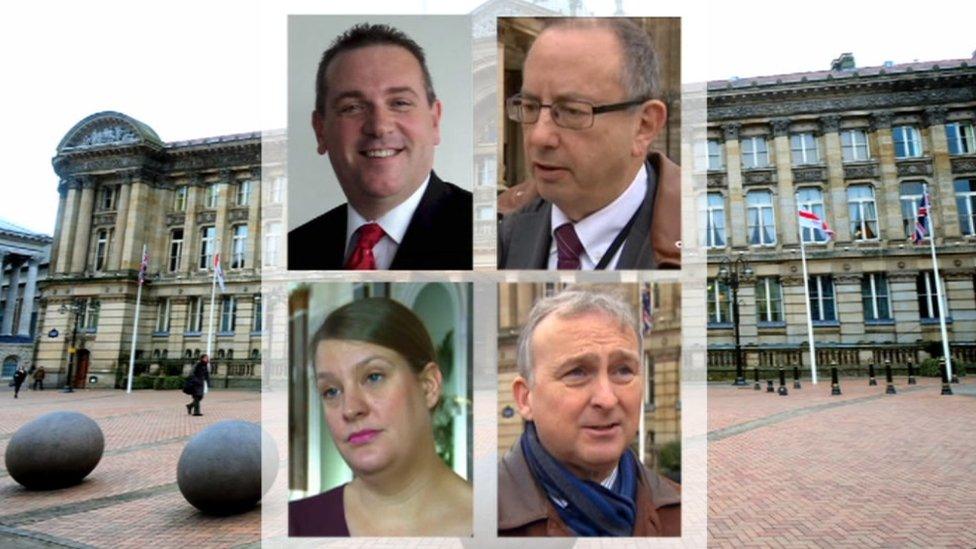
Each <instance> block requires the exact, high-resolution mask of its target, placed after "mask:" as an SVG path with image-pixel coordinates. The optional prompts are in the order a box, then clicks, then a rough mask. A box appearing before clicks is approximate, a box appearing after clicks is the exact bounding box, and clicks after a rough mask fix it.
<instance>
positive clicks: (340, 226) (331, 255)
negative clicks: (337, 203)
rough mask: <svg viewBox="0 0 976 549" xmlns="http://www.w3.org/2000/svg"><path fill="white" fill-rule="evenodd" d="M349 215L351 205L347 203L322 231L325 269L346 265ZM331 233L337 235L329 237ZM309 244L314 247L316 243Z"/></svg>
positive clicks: (323, 266)
mask: <svg viewBox="0 0 976 549" xmlns="http://www.w3.org/2000/svg"><path fill="white" fill-rule="evenodd" d="M348 216H349V205H348V204H345V205H344V206H343V207H342V211H341V212H340V215H337V216H335V219H334V220H333V221H331V222H330V223H329V225H328V226H326V228H325V230H324V231H322V233H321V234H322V236H323V238H322V246H323V247H324V248H325V249H324V250H322V254H323V257H322V267H320V268H324V269H342V268H343V267H344V266H345V262H346V261H345V260H346V220H347V219H348ZM330 234H333V235H335V237H329V235H330ZM306 245H307V246H309V247H311V248H313V249H314V246H315V244H314V243H312V242H308V243H307V244H306Z"/></svg>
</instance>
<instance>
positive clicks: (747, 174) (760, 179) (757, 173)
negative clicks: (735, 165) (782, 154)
mask: <svg viewBox="0 0 976 549" xmlns="http://www.w3.org/2000/svg"><path fill="white" fill-rule="evenodd" d="M774 183H776V171H775V170H773V169H772V168H758V169H751V170H742V184H743V185H769V184H774Z"/></svg>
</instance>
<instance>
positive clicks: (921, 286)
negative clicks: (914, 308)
mask: <svg viewBox="0 0 976 549" xmlns="http://www.w3.org/2000/svg"><path fill="white" fill-rule="evenodd" d="M940 282H942V285H941V286H942V288H941V290H942V296H943V298H942V310H943V311H945V312H946V318H948V317H949V316H950V315H949V307H948V306H946V301H945V282H944V281H940ZM915 289H916V291H917V292H918V315H919V317H921V318H922V319H929V320H931V319H938V318H939V302H938V290H939V289H938V288H936V285H935V277H934V276H933V275H932V271H924V272H921V273H919V274H918V278H916V279H915Z"/></svg>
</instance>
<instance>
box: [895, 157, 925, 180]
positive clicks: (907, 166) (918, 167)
mask: <svg viewBox="0 0 976 549" xmlns="http://www.w3.org/2000/svg"><path fill="white" fill-rule="evenodd" d="M896 165H897V166H898V177H909V176H913V175H916V176H927V175H932V159H931V158H923V159H918V160H899V161H897V163H896Z"/></svg>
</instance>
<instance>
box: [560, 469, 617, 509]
mask: <svg viewBox="0 0 976 549" xmlns="http://www.w3.org/2000/svg"><path fill="white" fill-rule="evenodd" d="M619 471H620V466H619V465H617V466H616V467H614V468H613V471H611V472H610V476H608V477H607V478H605V479H603V480H602V481H601V482H600V486H603V487H604V488H606V489H607V490H610V491H613V483H614V482H617V473H618V472H619ZM549 499H551V500H552V502H553V503H555V504H556V505H558V506H560V507H562V508H563V509H565V508H566V506H567V505H569V502H568V501H566V500H564V499H563V498H557V497H556V496H549Z"/></svg>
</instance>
